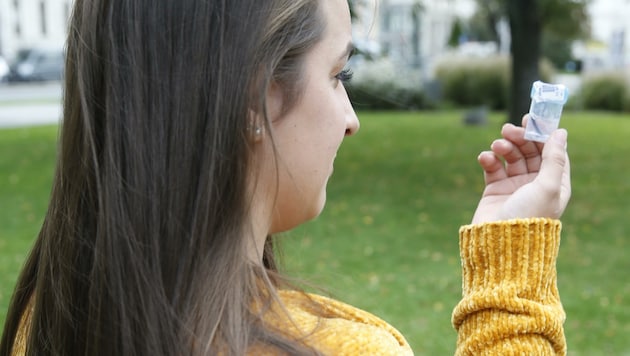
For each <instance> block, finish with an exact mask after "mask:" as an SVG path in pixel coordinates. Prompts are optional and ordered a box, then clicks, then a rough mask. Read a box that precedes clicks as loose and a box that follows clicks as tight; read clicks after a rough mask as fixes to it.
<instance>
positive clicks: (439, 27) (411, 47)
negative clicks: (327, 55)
mask: <svg viewBox="0 0 630 356" xmlns="http://www.w3.org/2000/svg"><path fill="white" fill-rule="evenodd" d="M357 4H358V9H357V12H358V19H357V21H355V23H354V26H353V31H354V33H353V36H354V39H355V41H357V42H358V43H359V44H361V43H364V42H372V43H378V44H379V45H380V47H381V48H380V49H381V51H382V52H384V54H386V55H388V56H389V57H391V58H392V59H393V60H394V61H397V62H399V63H403V64H407V65H410V66H412V67H420V66H423V65H424V64H425V63H427V62H428V61H430V60H431V58H432V57H434V56H436V55H439V54H441V53H443V52H444V51H445V50H446V48H447V42H448V37H449V35H450V33H451V28H452V26H453V22H454V21H455V19H457V18H467V17H469V16H471V15H472V14H473V12H474V1H473V0H443V1H420V0H363V1H358V2H357Z"/></svg>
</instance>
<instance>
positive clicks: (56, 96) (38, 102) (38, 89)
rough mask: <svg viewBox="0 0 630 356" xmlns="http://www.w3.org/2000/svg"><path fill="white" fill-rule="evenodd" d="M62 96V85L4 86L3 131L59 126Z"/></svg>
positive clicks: (0, 102) (0, 89)
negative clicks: (51, 125) (6, 129)
mask: <svg viewBox="0 0 630 356" xmlns="http://www.w3.org/2000/svg"><path fill="white" fill-rule="evenodd" d="M61 95H62V88H61V83H60V82H48V83H26V84H10V85H9V84H5V83H3V84H1V85H0V128H8V127H20V126H32V125H48V124H54V123H58V122H59V120H60V118H61Z"/></svg>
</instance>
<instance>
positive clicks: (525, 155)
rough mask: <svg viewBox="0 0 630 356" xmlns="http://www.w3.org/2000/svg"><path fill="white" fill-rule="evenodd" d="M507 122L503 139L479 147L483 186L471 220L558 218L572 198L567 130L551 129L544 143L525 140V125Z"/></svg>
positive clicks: (502, 133)
mask: <svg viewBox="0 0 630 356" xmlns="http://www.w3.org/2000/svg"><path fill="white" fill-rule="evenodd" d="M526 125H527V115H526V116H525V117H524V118H523V127H518V126H514V125H512V124H506V125H504V126H503V128H502V130H501V135H502V136H503V138H501V139H497V140H495V141H494V142H492V145H491V146H490V151H484V152H481V154H480V155H479V157H478V161H479V164H480V165H481V167H482V168H483V171H484V180H485V183H486V187H485V189H484V191H483V195H482V197H481V200H480V201H479V205H478V206H477V210H476V211H475V215H474V217H473V220H472V223H473V224H478V223H484V222H490V221H497V220H508V219H515V218H534V217H546V218H554V219H558V218H560V216H562V213H563V212H564V209H565V208H566V206H567V203H568V202H569V198H570V197H571V177H570V164H569V157H568V155H567V150H566V147H567V131H566V130H564V129H558V130H556V131H554V132H553V134H552V135H551V137H550V138H549V140H548V141H547V143H545V144H542V143H540V142H533V141H528V140H525V138H524V134H525V129H524V127H525V126H526Z"/></svg>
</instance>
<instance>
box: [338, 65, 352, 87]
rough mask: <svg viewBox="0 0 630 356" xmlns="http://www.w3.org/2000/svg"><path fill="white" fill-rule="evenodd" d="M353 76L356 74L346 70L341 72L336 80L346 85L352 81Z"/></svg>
mask: <svg viewBox="0 0 630 356" xmlns="http://www.w3.org/2000/svg"><path fill="white" fill-rule="evenodd" d="M353 74H354V73H352V70H351V69H344V70H342V71H341V72H339V73H338V74H337V75H335V78H336V79H337V80H339V81H340V82H342V83H344V84H345V83H348V82H350V80H352V75H353Z"/></svg>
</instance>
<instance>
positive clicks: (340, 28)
mask: <svg viewBox="0 0 630 356" xmlns="http://www.w3.org/2000/svg"><path fill="white" fill-rule="evenodd" d="M320 6H321V9H322V15H323V16H324V21H325V23H326V32H325V33H326V36H328V37H329V38H335V39H336V40H337V41H338V42H345V43H347V42H348V41H349V40H350V39H351V37H352V25H351V22H350V9H349V7H348V1H347V0H321V1H320Z"/></svg>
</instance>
